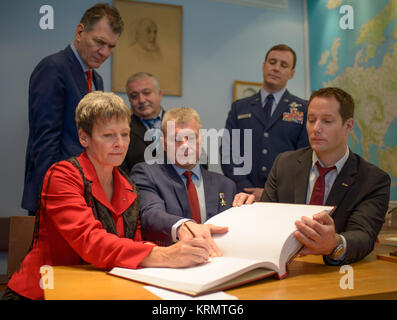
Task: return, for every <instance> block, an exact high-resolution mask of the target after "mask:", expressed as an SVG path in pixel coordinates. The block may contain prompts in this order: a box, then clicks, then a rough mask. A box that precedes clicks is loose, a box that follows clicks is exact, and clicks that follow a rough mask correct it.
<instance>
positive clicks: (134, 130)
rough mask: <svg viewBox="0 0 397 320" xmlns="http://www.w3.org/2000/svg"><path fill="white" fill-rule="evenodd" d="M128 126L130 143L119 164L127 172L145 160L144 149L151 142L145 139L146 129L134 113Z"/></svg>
mask: <svg viewBox="0 0 397 320" xmlns="http://www.w3.org/2000/svg"><path fill="white" fill-rule="evenodd" d="M163 113H164V111H162V112H161V116H163ZM130 127H131V131H130V145H129V147H128V151H127V154H126V156H125V159H124V162H123V164H122V165H121V168H122V169H123V170H124V171H125V172H126V173H128V174H129V173H130V172H131V169H132V167H133V166H134V165H135V164H137V163H139V162H144V161H145V158H144V153H145V149H146V147H147V146H149V145H150V144H151V143H152V141H145V139H144V137H145V133H146V131H147V130H148V129H147V128H146V127H145V125H144V124H143V123H142V121H141V120H140V119H139V118H138V117H137V116H136V115H135V114H133V115H132V117H131V123H130ZM154 152H155V151H154ZM153 155H155V154H153Z"/></svg>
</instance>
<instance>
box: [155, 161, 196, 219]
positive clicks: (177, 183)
mask: <svg viewBox="0 0 397 320" xmlns="http://www.w3.org/2000/svg"><path fill="white" fill-rule="evenodd" d="M162 167H163V168H164V170H165V171H166V177H170V179H171V180H172V181H173V183H172V186H173V189H174V190H173V191H174V194H175V196H176V198H177V200H178V203H179V206H180V207H181V208H182V210H183V212H182V213H183V216H184V217H187V218H190V217H191V213H190V206H189V198H188V195H187V191H186V186H185V184H184V183H183V181H182V179H181V177H180V176H179V175H178V173H177V172H176V171H175V169H174V168H173V167H172V165H171V164H163V165H162ZM170 191H171V190H170Z"/></svg>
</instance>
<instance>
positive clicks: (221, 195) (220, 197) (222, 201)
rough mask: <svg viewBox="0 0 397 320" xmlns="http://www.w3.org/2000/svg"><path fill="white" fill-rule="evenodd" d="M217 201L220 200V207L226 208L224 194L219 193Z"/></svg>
mask: <svg viewBox="0 0 397 320" xmlns="http://www.w3.org/2000/svg"><path fill="white" fill-rule="evenodd" d="M219 200H220V203H221V206H222V207H224V206H226V201H225V194H224V193H219Z"/></svg>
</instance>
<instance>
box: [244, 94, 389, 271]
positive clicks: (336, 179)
mask: <svg viewBox="0 0 397 320" xmlns="http://www.w3.org/2000/svg"><path fill="white" fill-rule="evenodd" d="M353 113H354V101H353V99H352V97H351V96H350V95H349V94H348V93H346V92H344V91H343V90H341V89H338V88H324V89H320V90H318V91H315V92H314V93H313V94H312V96H311V98H310V100H309V107H308V117H307V124H306V127H307V133H308V136H309V141H310V145H311V147H307V148H302V149H300V150H296V151H287V152H285V153H282V154H280V155H279V156H278V157H277V158H276V160H275V162H274V165H273V167H272V170H271V172H270V175H269V178H268V180H267V181H266V184H265V189H264V192H263V195H262V198H261V201H271V202H286V203H302V204H304V203H306V204H317V205H323V204H324V205H330V206H336V210H335V211H334V213H333V214H332V217H331V216H329V215H328V214H326V213H325V212H320V213H318V214H316V215H314V216H313V219H309V218H304V217H303V218H302V219H301V220H300V221H296V223H295V224H296V227H297V229H298V230H297V231H296V232H295V237H296V239H297V240H299V241H300V242H301V243H302V244H303V245H304V248H303V249H302V251H301V254H302V255H305V254H321V255H323V256H324V262H325V263H327V264H333V265H340V264H349V263H352V262H355V261H358V260H361V259H362V258H364V257H365V256H366V255H368V254H369V253H370V252H371V251H372V250H373V248H374V244H375V241H376V239H377V235H378V233H379V231H380V229H381V227H382V225H383V222H384V217H385V214H386V211H387V208H388V202H389V196H390V177H389V176H388V175H387V174H386V173H385V172H383V171H382V170H381V169H379V168H377V167H376V166H374V165H372V164H370V163H368V162H367V161H365V160H364V159H362V158H361V157H360V156H359V155H357V154H354V153H353V152H352V151H351V150H349V148H348V144H347V143H348V136H349V133H350V132H351V130H352V129H353V126H354V119H353ZM240 196H241V195H240Z"/></svg>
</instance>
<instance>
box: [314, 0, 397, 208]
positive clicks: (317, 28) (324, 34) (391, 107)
mask: <svg viewBox="0 0 397 320" xmlns="http://www.w3.org/2000/svg"><path fill="white" fill-rule="evenodd" d="M345 4H346V5H349V6H350V7H351V8H352V9H353V10H354V16H353V17H354V23H353V28H352V29H343V28H341V26H340V25H339V21H340V19H341V18H342V17H343V13H341V12H340V7H341V6H343V5H345ZM308 12H309V43H310V61H311V64H310V79H311V89H312V90H316V89H319V88H321V87H328V86H333V87H339V88H342V89H343V90H345V91H347V92H349V93H350V94H351V95H352V96H353V98H354V100H355V104H356V108H355V115H354V117H355V129H354V130H353V133H352V134H351V136H350V138H349V147H350V148H351V149H352V150H353V152H355V153H357V154H359V155H361V156H362V157H363V158H364V159H366V160H367V161H369V162H371V163H373V164H375V165H377V166H379V167H380V168H382V169H383V170H384V171H386V172H387V173H388V174H389V175H390V177H391V179H392V185H391V196H390V199H391V200H394V201H396V200H397V0H377V1H373V0H350V1H346V0H345V1H343V0H327V1H317V0H312V1H308Z"/></svg>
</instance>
